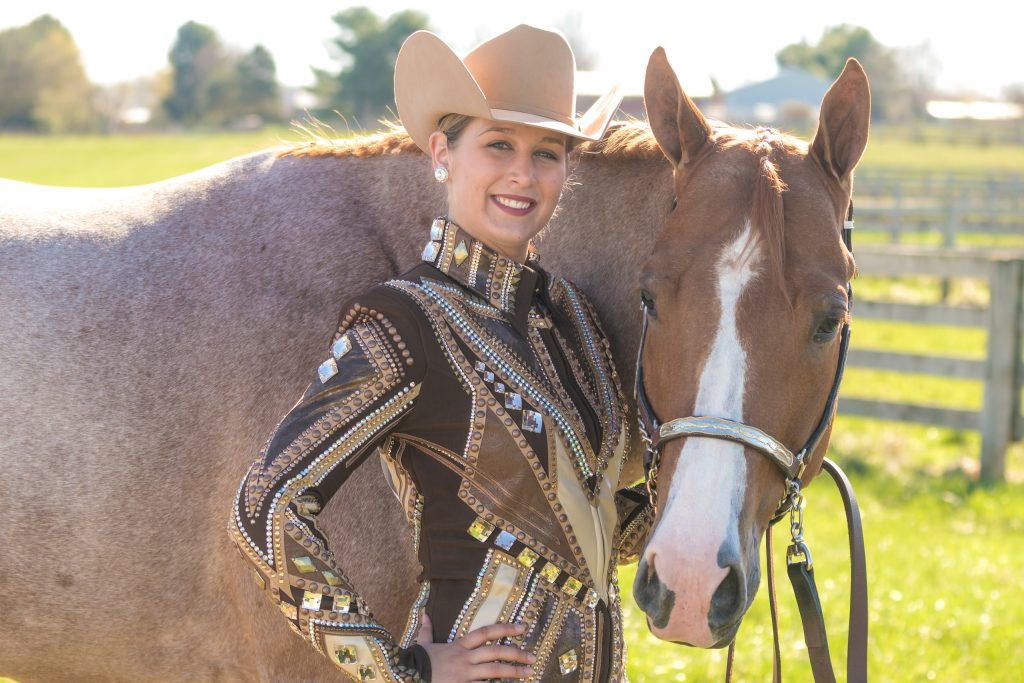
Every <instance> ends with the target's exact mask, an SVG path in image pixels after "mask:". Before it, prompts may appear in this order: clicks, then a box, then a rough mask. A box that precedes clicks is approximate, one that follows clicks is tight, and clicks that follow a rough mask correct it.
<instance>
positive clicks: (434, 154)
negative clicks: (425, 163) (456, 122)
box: [430, 130, 451, 170]
mask: <svg viewBox="0 0 1024 683" xmlns="http://www.w3.org/2000/svg"><path fill="white" fill-rule="evenodd" d="M449 161H450V160H449V158H448V136H447V135H445V134H444V133H442V132H441V131H439V130H435V131H434V132H433V133H431V134H430V165H431V167H433V168H437V167H439V166H443V167H444V168H447V169H449V170H450V169H451V166H450V165H449Z"/></svg>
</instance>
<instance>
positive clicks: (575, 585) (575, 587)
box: [562, 576, 583, 596]
mask: <svg viewBox="0 0 1024 683" xmlns="http://www.w3.org/2000/svg"><path fill="white" fill-rule="evenodd" d="M581 588H583V584H582V583H581V582H580V580H579V579H577V578H576V577H575V576H570V577H569V578H568V579H567V580H566V582H565V583H563V584H562V592H563V593H565V594H566V595H570V596H572V595H576V594H577V593H579V592H580V589H581Z"/></svg>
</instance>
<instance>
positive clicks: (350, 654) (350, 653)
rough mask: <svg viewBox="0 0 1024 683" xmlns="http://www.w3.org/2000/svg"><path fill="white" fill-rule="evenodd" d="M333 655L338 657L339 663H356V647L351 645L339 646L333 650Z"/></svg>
mask: <svg viewBox="0 0 1024 683" xmlns="http://www.w3.org/2000/svg"><path fill="white" fill-rule="evenodd" d="M334 656H335V657H337V658H338V663H339V664H355V663H356V649H355V648H354V647H352V646H351V645H345V646H344V647H339V648H338V649H337V650H335V652H334Z"/></svg>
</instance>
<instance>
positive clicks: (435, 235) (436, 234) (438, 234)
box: [430, 218, 444, 242]
mask: <svg viewBox="0 0 1024 683" xmlns="http://www.w3.org/2000/svg"><path fill="white" fill-rule="evenodd" d="M442 237H444V219H443V218H435V219H434V222H433V223H431V224H430V239H432V240H434V241H435V242H440V241H441V238H442Z"/></svg>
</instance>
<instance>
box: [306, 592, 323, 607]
mask: <svg viewBox="0 0 1024 683" xmlns="http://www.w3.org/2000/svg"><path fill="white" fill-rule="evenodd" d="M321 597H323V596H321V595H320V594H319V593H314V592H313V591H305V592H304V593H303V594H302V609H313V610H317V609H320V598H321Z"/></svg>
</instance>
